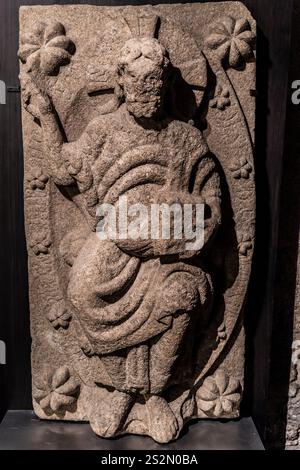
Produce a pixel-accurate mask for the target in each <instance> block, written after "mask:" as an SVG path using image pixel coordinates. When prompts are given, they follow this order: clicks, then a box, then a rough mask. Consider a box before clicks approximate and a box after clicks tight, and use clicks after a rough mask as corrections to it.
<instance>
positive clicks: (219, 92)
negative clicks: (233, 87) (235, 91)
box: [210, 85, 231, 111]
mask: <svg viewBox="0 0 300 470" xmlns="http://www.w3.org/2000/svg"><path fill="white" fill-rule="evenodd" d="M230 104H231V101H230V92H229V90H228V88H226V87H222V85H217V88H216V92H215V97H214V98H213V99H212V100H211V102H210V107H211V108H217V109H219V110H220V111H224V109H225V108H227V106H230Z"/></svg>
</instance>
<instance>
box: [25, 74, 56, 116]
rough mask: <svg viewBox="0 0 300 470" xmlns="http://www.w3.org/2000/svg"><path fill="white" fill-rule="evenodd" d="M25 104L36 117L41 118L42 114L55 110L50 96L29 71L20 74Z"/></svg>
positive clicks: (27, 109)
mask: <svg viewBox="0 0 300 470" xmlns="http://www.w3.org/2000/svg"><path fill="white" fill-rule="evenodd" d="M19 78H20V83H21V89H22V102H23V106H24V108H25V109H26V111H28V112H29V113H30V114H31V115H32V116H33V117H34V118H36V119H39V120H40V119H41V117H42V116H45V115H47V114H50V113H52V112H53V107H52V104H51V101H50V98H49V96H48V95H47V94H46V93H45V92H43V91H42V90H40V89H39V88H38V87H37V85H36V84H35V83H34V81H33V80H32V78H31V77H30V76H29V74H28V73H24V74H21V75H20V77H19Z"/></svg>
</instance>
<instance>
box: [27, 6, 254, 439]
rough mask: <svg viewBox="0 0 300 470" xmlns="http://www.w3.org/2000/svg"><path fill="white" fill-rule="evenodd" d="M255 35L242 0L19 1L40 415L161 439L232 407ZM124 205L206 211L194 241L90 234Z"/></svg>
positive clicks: (238, 379) (248, 254)
mask: <svg viewBox="0 0 300 470" xmlns="http://www.w3.org/2000/svg"><path fill="white" fill-rule="evenodd" d="M255 36H256V24H255V21H254V20H253V18H252V17H251V15H250V14H249V12H248V10H247V9H246V8H245V7H244V6H243V5H242V4H240V3H238V2H226V6H225V4H222V3H207V4H205V3H204V4H185V5H179V4H178V5H158V6H143V7H142V6H141V7H93V6H35V7H22V8H21V10H20V49H19V58H20V81H21V87H22V106H23V113H22V114H23V141H24V155H25V156H24V168H25V178H24V191H25V216H26V236H27V245H28V260H29V284H30V305H31V335H32V387H33V405H34V410H35V412H36V414H37V415H38V416H39V417H40V418H43V419H66V420H76V421H89V422H90V425H91V427H92V429H93V430H94V432H95V433H97V434H98V435H99V436H102V437H113V436H116V435H120V434H125V433H135V434H141V435H149V436H151V437H152V438H153V439H154V440H155V441H157V442H160V443H166V442H169V441H171V440H174V439H176V438H178V436H179V434H180V432H181V430H182V428H183V426H184V424H185V423H186V422H187V421H189V420H190V419H193V418H233V417H237V416H238V415H239V405H240V402H241V399H242V392H243V373H244V329H243V305H244V302H245V297H246V292H247V285H248V281H249V276H250V272H251V261H252V253H253V248H254V233H255V180H254V163H253V147H254V114H255V70H256V68H255ZM125 196H126V204H128V206H126V211H127V208H128V207H130V210H131V209H132V207H135V209H136V208H137V205H139V207H140V206H141V205H142V206H143V207H146V208H149V207H150V206H151V208H152V206H153V205H156V206H157V205H158V204H159V205H160V207H161V205H163V204H164V205H165V206H167V207H171V206H172V205H174V204H175V205H176V208H177V209H178V208H179V209H178V210H183V208H185V207H186V206H187V205H189V206H194V207H195V206H196V205H201V207H202V208H203V210H204V223H203V243H202V244H201V247H200V246H197V247H195V246H193V248H191V247H190V246H189V248H188V249H187V236H186V234H185V235H184V236H183V237H181V238H179V237H178V238H175V237H165V236H163V235H162V232H159V233H158V236H156V237H153V236H149V235H148V236H145V237H141V236H140V237H130V236H128V233H127V236H125V237H121V236H119V237H111V238H107V239H102V238H101V237H100V236H99V227H101V226H103V224H102V223H103V219H105V217H104V216H103V213H102V215H101V213H99V206H100V205H103V204H106V205H107V206H106V207H114V208H115V209H116V213H117V215H118V216H117V219H118V222H120V219H121V217H123V216H124V206H121V200H122V201H124V197H125ZM122 198H123V199H122ZM130 210H128V214H129V212H130ZM126 213H127V212H126ZM134 215H135V214H134V213H133V212H131V213H130V217H131V219H130V217H129V219H130V224H132V223H133V224H134V223H136V220H135V218H134ZM175 219H176V218H175V212H174V217H173V218H172V221H173V226H172V229H173V231H175V228H176V227H175ZM191 219H192V227H193V228H195V224H196V222H197V217H196V216H195V214H194V213H193V214H192V216H191ZM176 220H177V219H176ZM101 224H102V225H101ZM117 225H118V224H117ZM171 225H172V224H171ZM118 227H120V224H119V225H118ZM146 228H147V227H146ZM147 233H148V234H149V231H147ZM172 233H173V232H172Z"/></svg>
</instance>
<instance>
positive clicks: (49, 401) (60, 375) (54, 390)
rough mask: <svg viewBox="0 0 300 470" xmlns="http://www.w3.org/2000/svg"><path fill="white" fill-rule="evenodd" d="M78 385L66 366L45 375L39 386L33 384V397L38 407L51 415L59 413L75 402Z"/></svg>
mask: <svg viewBox="0 0 300 470" xmlns="http://www.w3.org/2000/svg"><path fill="white" fill-rule="evenodd" d="M78 391H79V384H78V382H77V381H76V380H75V378H74V377H72V376H71V374H70V370H69V368H68V367H67V366H62V367H60V368H59V369H57V370H56V371H55V372H54V374H53V375H51V374H47V375H46V377H45V378H44V380H43V382H42V383H41V384H34V392H33V397H34V399H35V400H36V401H37V402H38V403H39V405H40V407H41V408H42V409H43V410H45V411H49V412H52V413H56V412H57V411H61V410H63V409H66V408H67V407H69V406H71V405H72V404H73V403H75V402H76V400H77V397H78Z"/></svg>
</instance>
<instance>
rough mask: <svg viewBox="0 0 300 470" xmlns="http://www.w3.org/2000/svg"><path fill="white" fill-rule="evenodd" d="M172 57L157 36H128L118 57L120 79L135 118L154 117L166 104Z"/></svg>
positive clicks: (118, 75) (121, 88)
mask: <svg viewBox="0 0 300 470" xmlns="http://www.w3.org/2000/svg"><path fill="white" fill-rule="evenodd" d="M169 67H170V61H169V58H168V53H167V51H166V49H165V48H164V47H163V46H162V45H161V44H160V43H159V41H158V40H157V39H154V38H148V37H145V38H133V39H129V40H128V41H127V42H126V43H125V45H124V47H123V49H122V51H121V55H120V58H119V60H118V67H117V82H118V86H119V91H120V95H121V97H122V98H123V100H124V101H125V103H126V106H127V109H128V111H129V112H130V113H131V114H132V115H133V116H134V117H136V118H148V119H149V118H155V117H156V116H157V115H158V114H159V112H160V110H161V108H162V105H163V100H164V95H165V91H166V88H167V79H168V72H169Z"/></svg>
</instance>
